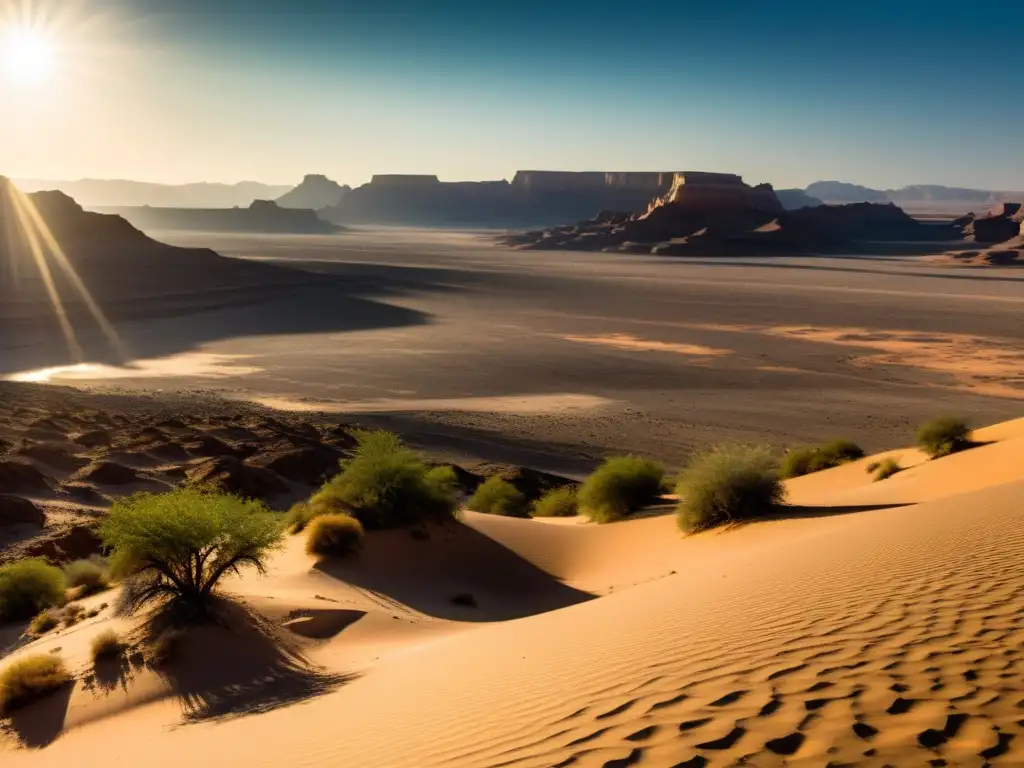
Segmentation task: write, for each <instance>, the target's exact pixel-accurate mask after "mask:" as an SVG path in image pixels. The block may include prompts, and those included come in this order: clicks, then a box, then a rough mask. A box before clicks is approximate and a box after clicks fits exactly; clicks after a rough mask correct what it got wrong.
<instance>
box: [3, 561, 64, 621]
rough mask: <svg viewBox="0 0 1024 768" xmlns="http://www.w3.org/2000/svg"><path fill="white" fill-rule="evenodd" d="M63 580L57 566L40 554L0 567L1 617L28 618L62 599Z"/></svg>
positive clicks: (6, 618) (10, 618)
mask: <svg viewBox="0 0 1024 768" xmlns="http://www.w3.org/2000/svg"><path fill="white" fill-rule="evenodd" d="M65 588H66V584H65V581H64V574H63V573H62V572H61V570H60V568H55V567H54V566H52V565H50V564H49V563H47V562H46V561H45V560H44V559H43V558H41V557H32V558H28V559H27V560H19V561H17V562H14V563H11V564H9V565H5V566H2V567H0V621H22V620H25V619H31V618H32V617H33V616H35V615H36V614H37V613H39V612H40V611H43V610H46V609H47V608H52V607H53V606H55V605H61V604H62V603H63V602H64V590H65Z"/></svg>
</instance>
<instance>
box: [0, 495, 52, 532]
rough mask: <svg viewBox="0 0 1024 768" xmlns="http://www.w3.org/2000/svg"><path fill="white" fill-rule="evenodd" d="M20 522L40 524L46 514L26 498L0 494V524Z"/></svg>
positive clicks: (44, 521)
mask: <svg viewBox="0 0 1024 768" xmlns="http://www.w3.org/2000/svg"><path fill="white" fill-rule="evenodd" d="M21 523H31V524H33V525H39V526H42V525H44V524H45V523H46V515H44V514H43V511H42V510H41V509H40V508H39V507H37V506H36V505H35V504H33V503H32V502H31V501H29V500H28V499H23V498H21V497H20V496H10V495H7V494H0V526H5V525H17V524H21Z"/></svg>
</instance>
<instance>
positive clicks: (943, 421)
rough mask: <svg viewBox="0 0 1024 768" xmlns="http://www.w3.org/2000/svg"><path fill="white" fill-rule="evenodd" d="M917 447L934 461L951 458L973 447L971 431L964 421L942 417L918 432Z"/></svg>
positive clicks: (930, 422)
mask: <svg viewBox="0 0 1024 768" xmlns="http://www.w3.org/2000/svg"><path fill="white" fill-rule="evenodd" d="M917 445H918V447H919V448H920V449H921V450H922V451H924V452H925V453H927V454H928V455H929V456H930V457H931V458H933V459H938V458H941V457H943V456H949V455H950V454H951V453H956V452H957V451H962V450H964V449H966V448H970V447H971V430H970V429H969V428H968V426H967V422H966V421H964V420H963V419H958V418H956V417H955V416H940V417H939V418H937V419H932V420H931V421H929V422H927V423H925V424H922V425H921V427H920V428H919V429H918V430H917Z"/></svg>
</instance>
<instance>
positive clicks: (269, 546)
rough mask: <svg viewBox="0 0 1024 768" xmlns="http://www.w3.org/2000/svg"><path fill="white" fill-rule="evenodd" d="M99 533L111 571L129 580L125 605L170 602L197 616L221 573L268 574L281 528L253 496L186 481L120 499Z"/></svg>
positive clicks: (131, 606)
mask: <svg viewBox="0 0 1024 768" xmlns="http://www.w3.org/2000/svg"><path fill="white" fill-rule="evenodd" d="M100 536H101V537H102V539H103V542H104V543H105V544H106V546H107V547H109V548H110V549H111V550H112V553H113V554H112V556H111V563H112V565H113V569H114V572H115V573H117V574H123V575H131V576H133V577H134V578H133V587H132V589H130V590H126V592H127V593H129V594H130V599H129V600H128V603H127V604H126V606H125V607H126V608H128V609H134V608H138V607H140V606H142V605H145V604H146V603H150V602H153V601H160V600H164V599H169V600H172V601H175V602H179V603H180V604H181V605H187V606H189V608H190V609H191V610H194V611H195V612H197V613H202V612H204V610H205V608H206V607H207V606H208V604H209V601H210V598H211V595H212V592H213V590H214V588H215V587H216V585H217V582H218V581H220V579H221V578H222V577H223V576H224V575H226V574H228V573H238V572H239V571H240V570H241V569H242V568H244V567H253V568H255V569H256V570H257V571H259V572H261V573H262V572H264V571H265V565H266V559H267V556H268V555H269V553H270V552H271V551H272V550H273V549H275V548H276V547H277V546H278V544H279V543H280V540H281V525H280V523H279V522H278V519H277V516H276V515H274V514H273V513H272V512H270V511H269V510H268V509H267V508H266V507H265V506H264V505H263V504H261V503H259V502H257V501H249V500H243V499H240V498H238V497H237V496H231V495H229V494H224V493H218V492H215V491H212V490H209V489H201V488H195V487H188V486H186V487H183V488H179V489H178V490H175V491H172V492H170V493H162V494H151V493H140V494H136V495H134V496H131V497H129V498H126V499H120V500H118V501H117V502H115V503H114V505H113V506H112V507H111V508H110V512H109V513H108V515H107V517H106V520H105V521H104V522H103V525H102V526H101V527H100Z"/></svg>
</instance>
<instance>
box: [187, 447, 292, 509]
mask: <svg viewBox="0 0 1024 768" xmlns="http://www.w3.org/2000/svg"><path fill="white" fill-rule="evenodd" d="M188 479H189V480H190V481H192V482H194V483H199V484H202V485H212V486H214V487H216V488H220V489H221V490H224V491H227V492H228V493H233V494H235V495H237V496H241V497H242V498H246V499H256V500H258V501H267V500H269V499H271V498H273V497H274V496H279V495H280V494H282V493H287V492H288V484H287V483H286V482H284V480H282V479H281V478H280V477H278V476H277V475H276V474H275V473H273V472H271V471H270V470H269V469H264V468H263V467H252V466H249V465H247V464H245V463H243V462H242V461H240V460H238V459H236V458H233V457H230V456H222V457H220V458H216V459H208V460H206V461H204V462H201V463H200V464H197V465H196V466H195V467H193V468H191V469H190V470H188Z"/></svg>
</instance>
